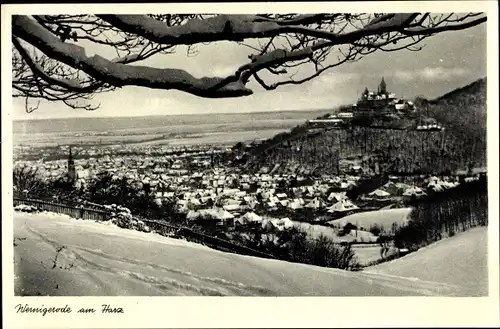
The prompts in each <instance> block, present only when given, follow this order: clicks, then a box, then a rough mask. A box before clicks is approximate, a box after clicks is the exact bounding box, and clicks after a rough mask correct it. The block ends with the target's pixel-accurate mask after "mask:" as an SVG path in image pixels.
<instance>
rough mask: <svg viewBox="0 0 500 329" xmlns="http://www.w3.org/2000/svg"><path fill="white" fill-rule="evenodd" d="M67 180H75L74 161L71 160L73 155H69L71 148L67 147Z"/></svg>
mask: <svg viewBox="0 0 500 329" xmlns="http://www.w3.org/2000/svg"><path fill="white" fill-rule="evenodd" d="M68 178H69V180H70V181H72V182H74V181H75V179H76V169H75V161H74V160H73V154H72V153H71V146H70V147H69V156H68Z"/></svg>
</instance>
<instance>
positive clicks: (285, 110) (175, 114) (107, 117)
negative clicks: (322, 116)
mask: <svg viewBox="0 0 500 329" xmlns="http://www.w3.org/2000/svg"><path fill="white" fill-rule="evenodd" d="M486 78H487V75H485V76H483V77H482V78H479V79H476V80H474V81H472V82H469V83H464V84H463V85H461V86H459V87H456V88H454V89H451V90H448V91H447V92H444V93H443V94H441V95H440V96H437V97H433V98H428V97H425V98H426V99H428V100H434V99H439V98H440V97H443V96H445V95H447V94H449V93H451V92H453V91H455V90H458V89H461V88H463V87H466V86H468V85H470V84H473V83H475V82H477V81H480V80H483V79H486ZM400 97H401V98H403V99H414V98H416V97H418V95H415V96H413V97H411V98H408V97H406V96H400ZM347 104H348V103H344V104H340V105H334V106H332V107H331V108H327V107H323V108H312V109H307V108H303V109H279V110H277V109H274V110H262V111H244V112H235V111H222V112H211V113H210V114H211V115H216V114H239V115H241V114H251V115H254V114H262V113H273V112H276V113H278V112H320V111H327V110H335V109H337V108H339V107H342V106H345V105H347ZM95 111H99V109H97V110H94V111H88V112H95ZM194 115H207V113H205V112H188V113H164V114H150V115H147V114H146V115H123V116H116V115H101V116H88V117H81V116H52V117H48V118H40V117H34V118H23V119H12V122H23V121H45V120H63V119H110V118H115V119H118V118H139V117H140V118H151V117H164V116H194Z"/></svg>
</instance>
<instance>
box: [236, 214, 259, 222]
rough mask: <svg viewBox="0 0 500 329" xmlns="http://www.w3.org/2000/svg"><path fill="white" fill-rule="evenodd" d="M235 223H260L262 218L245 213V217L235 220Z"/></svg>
mask: <svg viewBox="0 0 500 329" xmlns="http://www.w3.org/2000/svg"><path fill="white" fill-rule="evenodd" d="M237 222H238V223H240V224H242V225H245V224H251V223H262V217H260V216H259V215H257V214H256V213H254V212H247V213H246V214H245V215H243V216H242V217H240V218H238V219H237Z"/></svg>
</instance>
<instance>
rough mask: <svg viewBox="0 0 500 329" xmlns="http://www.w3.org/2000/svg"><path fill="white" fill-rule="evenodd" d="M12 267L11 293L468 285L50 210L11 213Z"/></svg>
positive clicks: (323, 292)
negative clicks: (276, 256)
mask: <svg viewBox="0 0 500 329" xmlns="http://www.w3.org/2000/svg"><path fill="white" fill-rule="evenodd" d="M47 216H50V218H47ZM463 261H468V260H463ZM461 266H462V265H461V259H460V258H458V259H457V263H455V264H453V266H449V267H447V268H444V269H443V273H448V274H450V273H451V272H452V271H454V270H455V269H456V268H461ZM422 270H423V269H422V268H421V267H415V271H414V272H413V273H412V274H411V276H412V277H414V276H418V275H419V274H418V272H419V271H422ZM14 271H15V273H14V274H15V281H14V283H15V294H16V295H18V296H19V295H24V296H36V295H42V296H308V295H309V296H311V295H312V296H419V295H427V296H429V295H431V296H432V295H437V296H446V295H450V296H456V295H464V294H468V293H470V292H469V291H467V290H464V287H462V286H460V285H453V284H450V283H448V282H446V281H428V280H427V281H426V280H414V279H410V278H406V277H394V276H392V275H385V274H380V273H373V274H372V273H364V272H363V271H361V272H349V271H343V270H338V269H331V268H323V267H317V266H311V265H305V264H298V263H288V262H284V261H278V260H272V259H262V258H256V257H249V256H241V255H236V254H231V253H225V252H221V251H217V250H213V249H210V248H208V247H204V246H202V245H197V244H194V243H189V242H186V241H182V240H176V239H171V238H166V237H162V236H159V235H156V234H154V233H143V232H138V231H132V230H126V229H120V228H118V227H116V226H114V225H106V224H99V223H96V222H93V221H82V220H75V219H71V218H69V217H66V216H62V215H50V214H25V213H22V214H21V213H15V214H14ZM470 274H473V273H470ZM443 275H445V274H443ZM305 278H306V279H305ZM465 278H467V277H465ZM468 279H469V280H470V281H472V280H476V279H477V278H476V277H470V278H468Z"/></svg>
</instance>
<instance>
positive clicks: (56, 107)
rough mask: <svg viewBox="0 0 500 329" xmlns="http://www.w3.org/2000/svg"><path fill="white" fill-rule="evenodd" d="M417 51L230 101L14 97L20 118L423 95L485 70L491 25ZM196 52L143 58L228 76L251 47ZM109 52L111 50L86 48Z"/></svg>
mask: <svg viewBox="0 0 500 329" xmlns="http://www.w3.org/2000/svg"><path fill="white" fill-rule="evenodd" d="M423 44H425V47H424V49H423V50H421V51H419V52H411V51H399V52H393V53H385V52H377V53H374V54H370V55H368V56H366V57H364V58H363V59H361V60H360V61H358V62H355V63H349V64H345V65H343V66H340V67H338V68H335V69H332V70H331V71H329V72H328V71H327V72H326V73H324V74H323V75H321V76H320V77H319V78H316V79H315V80H312V81H310V82H307V83H305V84H302V85H298V86H296V85H290V86H283V87H281V88H278V89H276V90H274V91H265V90H263V89H262V88H261V87H260V86H257V85H254V84H253V83H250V84H249V87H251V88H252V89H253V90H254V94H253V95H251V96H248V97H241V98H231V99H206V98H199V97H196V96H193V95H190V94H187V93H183V92H179V91H166V90H153V89H147V88H138V87H125V88H123V89H120V90H117V91H114V92H110V93H104V94H100V95H97V96H96V97H95V99H94V100H93V102H97V103H100V104H101V107H100V109H98V110H97V111H92V112H88V111H84V110H73V109H71V108H68V107H66V106H64V105H62V104H57V103H41V104H40V108H39V109H38V110H37V111H35V112H33V113H30V114H27V113H25V110H24V101H23V100H20V99H15V100H14V111H13V112H14V113H13V114H14V115H13V116H14V119H30V118H32V119H40V118H56V117H97V116H134V115H158V114H167V115H168V114H194V113H200V114H206V113H213V112H233V113H236V112H256V111H257V112H260V111H279V110H307V109H316V108H321V109H326V108H334V107H336V106H338V105H342V104H348V103H353V102H355V101H356V99H357V98H358V95H359V94H360V93H361V92H362V91H363V89H364V87H365V86H366V87H368V89H370V90H373V89H375V90H376V88H377V85H378V83H379V82H380V79H381V78H382V77H385V81H386V82H387V87H388V89H389V90H390V91H392V92H395V93H396V94H397V95H398V96H401V97H406V98H412V97H414V96H417V95H423V96H425V97H427V98H434V97H437V96H440V95H442V94H444V93H447V92H448V91H450V90H453V89H455V88H458V87H461V86H464V85H466V84H469V83H470V82H473V81H475V80H477V79H479V78H482V77H485V76H486V24H481V25H479V26H476V27H474V28H471V29H468V30H464V31H457V32H453V31H450V32H444V33H441V34H438V35H436V36H433V37H430V38H428V39H426V40H424V41H423ZM198 50H199V54H198V55H197V56H196V57H186V55H185V52H184V51H182V50H181V49H179V51H178V52H177V53H176V54H175V55H166V56H159V57H153V58H151V59H149V60H148V61H145V62H143V63H141V65H142V64H147V65H151V66H154V67H159V68H162V67H163V68H166V67H170V68H182V69H185V70H187V71H188V72H190V73H191V74H192V75H194V76H197V77H202V76H214V75H222V76H224V75H227V74H230V73H231V72H234V71H235V69H236V68H237V67H238V66H240V65H241V64H242V63H246V62H247V61H248V57H247V56H248V54H249V52H250V51H251V50H250V49H248V48H242V47H238V46H236V45H234V44H230V43H226V42H221V43H216V44H211V45H207V46H199V47H198ZM93 52H98V53H99V54H100V55H103V56H105V57H108V58H113V57H114V56H113V54H112V53H102V50H101V49H94V48H91V49H88V50H87V55H92V53H93Z"/></svg>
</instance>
